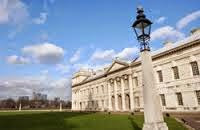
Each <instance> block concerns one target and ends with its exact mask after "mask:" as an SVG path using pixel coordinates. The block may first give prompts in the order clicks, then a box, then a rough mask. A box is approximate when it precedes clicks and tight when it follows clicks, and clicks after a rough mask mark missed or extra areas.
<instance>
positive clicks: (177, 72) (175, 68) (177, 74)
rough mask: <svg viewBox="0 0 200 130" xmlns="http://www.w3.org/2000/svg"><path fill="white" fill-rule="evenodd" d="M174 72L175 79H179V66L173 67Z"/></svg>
mask: <svg viewBox="0 0 200 130" xmlns="http://www.w3.org/2000/svg"><path fill="white" fill-rule="evenodd" d="M172 70H173V73H174V79H179V71H178V67H177V66H174V67H172Z"/></svg>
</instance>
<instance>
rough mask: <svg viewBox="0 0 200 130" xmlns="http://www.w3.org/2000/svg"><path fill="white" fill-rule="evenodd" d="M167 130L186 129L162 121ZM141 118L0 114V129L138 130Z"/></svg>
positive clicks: (171, 121)
mask: <svg viewBox="0 0 200 130" xmlns="http://www.w3.org/2000/svg"><path fill="white" fill-rule="evenodd" d="M165 121H166V122H167V124H168V126H169V130H186V128H184V127H183V126H182V125H181V124H180V123H178V122H176V120H175V119H173V118H165ZM142 124H143V116H141V115H135V116H131V115H108V114H98V113H96V114H94V113H90V114H89V113H88V114H87V113H75V112H73V113H70V112H0V130H141V128H142Z"/></svg>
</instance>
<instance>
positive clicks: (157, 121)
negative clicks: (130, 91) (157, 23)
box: [132, 7, 168, 130]
mask: <svg viewBox="0 0 200 130" xmlns="http://www.w3.org/2000/svg"><path fill="white" fill-rule="evenodd" d="M137 13H138V15H137V17H136V21H135V22H134V23H133V25H132V27H133V29H134V31H135V34H136V36H137V40H138V41H139V42H140V51H141V55H140V56H141V68H142V85H143V101H144V119H145V120H144V125H143V130H168V127H167V125H166V123H165V122H164V119H163V115H162V108H161V105H160V100H159V95H158V94H157V89H156V83H155V78H154V70H153V63H152V57H151V52H150V47H149V40H150V33H151V24H152V22H151V21H150V20H149V19H147V18H146V16H145V15H144V10H143V8H142V7H139V8H137Z"/></svg>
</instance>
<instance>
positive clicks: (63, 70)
mask: <svg viewBox="0 0 200 130" xmlns="http://www.w3.org/2000/svg"><path fill="white" fill-rule="evenodd" d="M71 69H72V68H71V66H70V65H68V64H57V65H56V70H57V71H59V72H61V73H62V74H66V73H69V72H70V70H71Z"/></svg>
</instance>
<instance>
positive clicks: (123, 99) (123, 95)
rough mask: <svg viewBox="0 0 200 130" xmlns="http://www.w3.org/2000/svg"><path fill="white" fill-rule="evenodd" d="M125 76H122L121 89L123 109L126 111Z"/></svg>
mask: <svg viewBox="0 0 200 130" xmlns="http://www.w3.org/2000/svg"><path fill="white" fill-rule="evenodd" d="M124 86H125V85H124V78H123V77H122V78H121V91H122V111H126V105H125V93H124Z"/></svg>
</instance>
